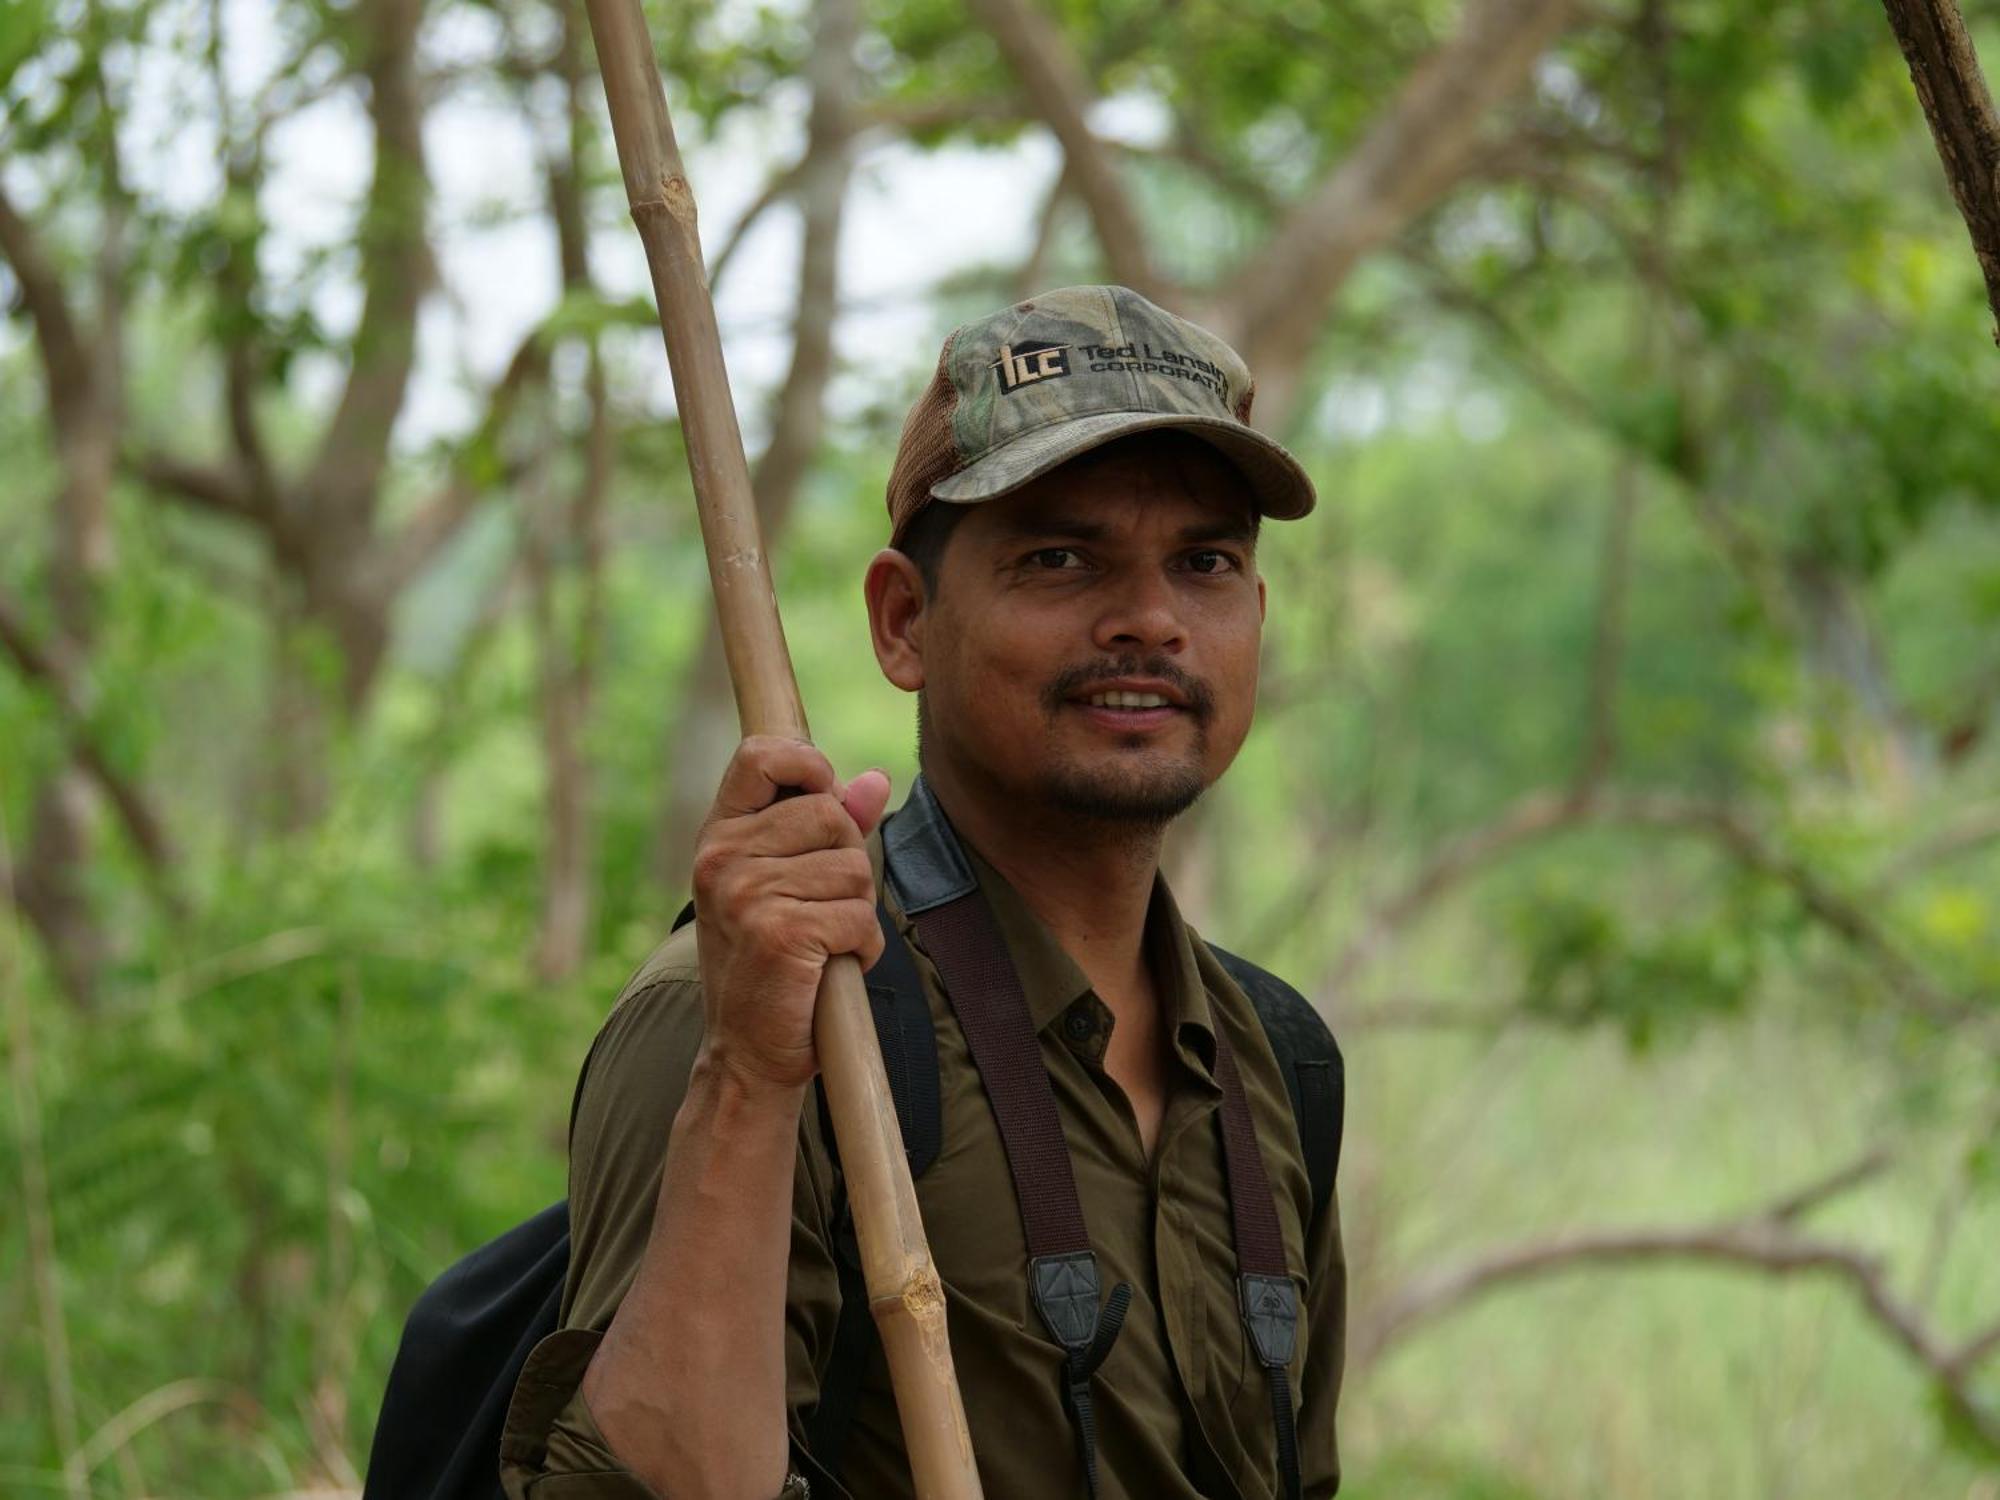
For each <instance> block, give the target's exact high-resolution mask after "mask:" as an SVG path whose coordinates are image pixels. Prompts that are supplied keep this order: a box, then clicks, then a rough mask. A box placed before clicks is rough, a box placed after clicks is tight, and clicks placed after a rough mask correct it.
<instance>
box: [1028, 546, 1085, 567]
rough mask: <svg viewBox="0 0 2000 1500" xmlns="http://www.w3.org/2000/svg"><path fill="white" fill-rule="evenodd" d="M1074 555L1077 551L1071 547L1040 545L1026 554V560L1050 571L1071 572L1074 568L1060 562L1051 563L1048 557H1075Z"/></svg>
mask: <svg viewBox="0 0 2000 1500" xmlns="http://www.w3.org/2000/svg"><path fill="white" fill-rule="evenodd" d="M1075 556H1077V553H1076V550H1075V549H1074V548H1072V547H1041V548H1038V549H1036V550H1035V551H1033V552H1030V553H1029V554H1028V561H1029V562H1031V563H1034V564H1035V565H1036V566H1037V567H1046V568H1047V569H1048V570H1049V571H1050V572H1052V573H1071V572H1074V571H1076V570H1075V569H1073V568H1066V567H1064V566H1063V565H1062V564H1061V563H1060V562H1055V563H1051V562H1049V561H1048V559H1049V558H1052V557H1055V558H1062V557H1075Z"/></svg>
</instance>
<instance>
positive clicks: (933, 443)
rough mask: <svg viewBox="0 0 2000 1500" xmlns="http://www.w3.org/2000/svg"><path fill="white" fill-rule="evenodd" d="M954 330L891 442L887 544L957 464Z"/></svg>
mask: <svg viewBox="0 0 2000 1500" xmlns="http://www.w3.org/2000/svg"><path fill="white" fill-rule="evenodd" d="M957 338H958V334H957V332H956V331H954V332H953V333H952V335H951V337H950V338H947V339H946V340H945V341H944V352H943V353H941V354H940V355H938V363H937V373H936V374H935V375H933V376H932V377H931V383H930V384H929V385H928V386H926V387H925V388H924V393H923V395H921V396H919V397H918V398H917V404H916V405H915V406H912V407H911V408H910V414H909V416H908V417H906V418H905V419H904V420H903V436H902V438H901V440H900V441H899V442H898V443H897V444H896V462H895V463H894V464H893V465H892V466H891V467H890V470H889V545H890V546H892V547H893V546H895V545H896V544H897V543H898V542H900V541H901V540H902V538H903V531H904V529H905V528H906V527H907V526H908V525H909V524H910V521H911V519H912V518H913V517H914V516H915V515H916V513H917V512H918V511H920V510H922V509H923V508H924V507H925V506H926V505H929V504H931V503H932V501H931V486H932V485H934V484H936V483H937V482H938V481H939V480H940V479H943V478H945V477H946V476H948V475H950V474H953V473H956V472H957V471H958V470H959V469H960V468H961V467H962V464H961V462H960V459H959V453H958V440H957V438H956V437H955V436H954V435H953V433H952V427H951V418H952V412H953V410H954V409H955V408H956V407H957V405H958V388H957V387H956V386H954V385H953V384H952V383H951V376H950V375H949V374H948V373H947V371H948V369H949V365H950V361H951V346H952V344H953V343H954V342H955V341H956V340H957Z"/></svg>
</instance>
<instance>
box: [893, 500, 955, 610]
mask: <svg viewBox="0 0 2000 1500" xmlns="http://www.w3.org/2000/svg"><path fill="white" fill-rule="evenodd" d="M970 509H971V507H970V506H967V505H953V504H952V503H951V502H950V501H948V500H933V501H932V502H931V503H930V504H929V505H926V506H925V507H924V508H923V509H922V510H920V511H918V512H917V513H916V515H915V516H914V517H913V518H912V519H911V521H910V524H909V526H908V527H906V528H905V529H904V532H903V539H902V541H901V542H899V543H897V544H896V550H897V551H898V552H900V553H902V554H903V556H905V557H907V558H908V559H909V560H910V561H911V562H913V563H915V564H916V565H917V572H918V574H919V575H920V576H921V577H922V578H923V580H924V600H925V602H926V603H928V602H929V601H931V600H933V599H935V598H937V592H938V579H939V577H940V576H941V575H942V573H943V570H944V548H945V543H947V542H949V541H950V540H951V534H952V533H953V532H954V531H956V530H958V523H959V522H960V521H962V520H964V519H965V513H966V512H967V511H968V510H970Z"/></svg>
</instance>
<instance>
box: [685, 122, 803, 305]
mask: <svg viewBox="0 0 2000 1500" xmlns="http://www.w3.org/2000/svg"><path fill="white" fill-rule="evenodd" d="M811 154H812V153H811V147H810V146H809V147H807V150H806V155H805V156H801V157H800V158H799V159H798V160H797V161H795V162H792V163H791V164H790V165H789V166H786V167H783V168H781V169H780V170H778V171H777V172H774V173H773V174H772V175H771V180H770V181H769V182H767V183H765V184H764V190H763V191H762V192H760V193H759V194H758V195H757V196H756V198H755V199H753V200H752V201H751V204H750V206H749V207H748V208H746V209H744V210H743V212H742V213H741V214H740V215H739V216H738V217H737V220H736V222H735V223H734V224H732V225H730V226H729V233H728V235H727V236H726V237H725V238H724V239H723V241H722V247H721V248H720V249H719V250H717V251H716V252H715V258H714V259H713V260H711V261H710V262H709V267H708V285H709V290H710V291H711V292H712V291H714V289H715V287H716V285H717V283H719V282H720V281H721V280H722V277H723V273H724V272H726V271H727V270H728V269H729V265H730V262H732V261H733V260H735V259H736V252H737V251H738V250H739V249H741V248H742V246H743V241H744V240H746V239H747V238H749V235H750V231H751V230H752V229H754V228H756V227H757V224H758V222H759V221H760V220H761V219H762V218H763V217H764V215H765V214H767V213H769V212H770V211H771V210H772V209H774V208H776V207H777V206H778V205H779V204H780V203H782V202H784V201H785V199H787V198H789V197H791V196H792V195H793V194H794V193H795V192H797V191H798V186H799V179H800V176H801V175H802V174H803V173H804V171H805V166H806V160H807V158H808V157H810V155H811Z"/></svg>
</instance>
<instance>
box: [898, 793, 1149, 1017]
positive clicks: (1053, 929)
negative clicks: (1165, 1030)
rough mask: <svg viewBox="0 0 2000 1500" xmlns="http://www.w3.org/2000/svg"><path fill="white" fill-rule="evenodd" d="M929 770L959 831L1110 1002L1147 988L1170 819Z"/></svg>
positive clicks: (947, 814)
mask: <svg viewBox="0 0 2000 1500" xmlns="http://www.w3.org/2000/svg"><path fill="white" fill-rule="evenodd" d="M923 776H924V780H925V781H926V782H927V783H928V784H929V785H930V788H931V791H932V793H933V795H935V796H936V798H937V800H938V805H939V806H940V807H942V808H943V809H944V812H945V816H946V817H948V818H949V819H950V820H951V824H952V827H953V828H955V829H956V830H957V831H958V834H959V836H960V837H961V838H962V839H964V840H965V841H966V842H967V843H969V844H970V845H972V847H973V848H974V849H977V850H978V851H979V855H980V857H981V858H982V859H984V860H985V861H986V862H987V863H988V864H990V865H991V866H993V868H994V869H996V870H998V871H999V872H1000V874H1001V875H1002V876H1003V877H1005V879H1006V881H1007V883H1008V884H1009V885H1011V886H1012V887H1013V888H1014V889H1015V890H1016V891H1018V892H1019V893H1020V895H1021V899H1022V900H1024V901H1025V902H1027V904H1028V906H1029V908H1030V909H1031V910H1032V911H1033V912H1034V913H1035V915H1036V916H1037V917H1039V918H1040V919H1041V921H1042V923H1043V925H1044V926H1046V927H1047V928H1048V929H1049V932H1050V933H1051V934H1052V935H1053V936H1054V937H1055V939H1056V941H1057V942H1059V943H1061V944H1062V946H1063V948H1064V950H1065V951H1066V952H1067V953H1069V955H1070V956H1071V957H1072V958H1074V959H1075V960H1076V961H1077V964H1078V966H1079V967H1080V968H1082V969H1083V971H1084V972H1085V974H1087V975H1088V976H1089V977H1090V979H1091V982H1092V984H1093V986H1095V987H1096V988H1097V989H1098V991H1099V993H1100V995H1102V996H1104V997H1105V998H1106V999H1107V1003H1111V1002H1110V999H1109V997H1110V996H1112V995H1123V994H1128V993H1134V992H1137V991H1142V990H1143V989H1144V988H1145V986H1146V978H1145V943H1144V939H1145V931H1146V912H1147V908H1148V907H1149V906H1150V905H1151V902H1152V892H1153V878H1154V875H1155V872H1156V871H1157V870H1158V869H1159V864H1160V844H1161V841H1162V839H1163V837H1164V835H1165V833H1166V830H1165V828H1164V827H1146V826H1143V825H1134V824H1093V823H1090V822H1089V821H1087V820H1084V821H1079V820H1078V819H1076V818H1075V817H1073V816H1071V815H1069V814H1066V813H1059V812H1055V811H1053V810H1044V809H1037V808H1035V807H1032V806H1024V805H1023V804H1022V803H1021V802H1020V800H1019V798H1018V797H1017V796H1014V795H1013V794H1011V793H1009V792H1006V791H1004V790H1003V789H1000V788H997V787H989V786H987V785H985V784H984V783H983V781H981V780H979V779H977V778H974V777H968V776H962V775H960V774H959V773H958V772H957V770H956V769H955V768H953V767H950V766H944V765H929V764H926V765H925V766H924V767H923Z"/></svg>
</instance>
